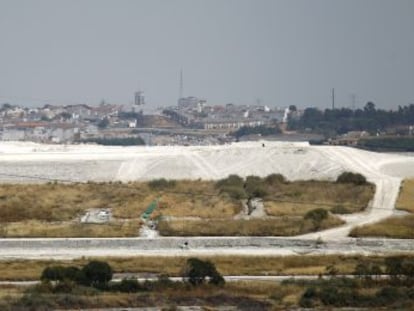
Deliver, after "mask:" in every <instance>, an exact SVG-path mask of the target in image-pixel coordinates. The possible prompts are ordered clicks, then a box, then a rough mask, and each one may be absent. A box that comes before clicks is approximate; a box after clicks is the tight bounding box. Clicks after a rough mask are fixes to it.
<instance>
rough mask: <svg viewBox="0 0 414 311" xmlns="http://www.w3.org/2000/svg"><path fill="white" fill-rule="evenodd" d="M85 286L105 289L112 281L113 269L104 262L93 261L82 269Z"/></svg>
mask: <svg viewBox="0 0 414 311" xmlns="http://www.w3.org/2000/svg"><path fill="white" fill-rule="evenodd" d="M82 273H83V275H84V277H85V278H84V282H85V284H84V285H88V286H93V287H96V288H101V287H105V286H106V285H107V284H108V282H109V281H110V280H112V268H111V266H110V265H109V264H108V263H106V262H103V261H91V262H89V263H88V264H87V265H86V266H84V267H83V268H82Z"/></svg>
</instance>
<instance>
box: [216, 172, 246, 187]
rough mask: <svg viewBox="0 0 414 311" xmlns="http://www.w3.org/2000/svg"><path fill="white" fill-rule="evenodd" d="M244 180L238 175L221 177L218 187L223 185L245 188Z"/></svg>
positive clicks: (217, 183)
mask: <svg viewBox="0 0 414 311" xmlns="http://www.w3.org/2000/svg"><path fill="white" fill-rule="evenodd" d="M243 186H244V180H243V178H241V177H240V176H238V175H229V176H228V177H227V178H224V179H220V180H219V181H217V182H216V187H217V188H223V187H235V188H243Z"/></svg>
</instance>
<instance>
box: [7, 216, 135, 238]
mask: <svg viewBox="0 0 414 311" xmlns="http://www.w3.org/2000/svg"><path fill="white" fill-rule="evenodd" d="M140 225H141V224H140V222H139V221H128V222H112V223H109V224H81V223H76V222H56V223H50V222H41V221H36V220H30V221H23V222H14V223H7V224H4V225H2V228H1V229H0V237H9V238H12V237H27V236H30V237H49V238H50V237H67V238H76V237H102V238H103V237H133V236H137V235H138V231H139V228H140Z"/></svg>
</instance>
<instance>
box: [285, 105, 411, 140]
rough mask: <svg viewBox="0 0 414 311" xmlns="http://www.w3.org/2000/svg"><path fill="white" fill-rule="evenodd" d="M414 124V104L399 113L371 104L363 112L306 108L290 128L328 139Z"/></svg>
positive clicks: (345, 109)
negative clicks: (350, 132) (309, 131)
mask: <svg viewBox="0 0 414 311" xmlns="http://www.w3.org/2000/svg"><path fill="white" fill-rule="evenodd" d="M412 124H414V104H410V105H408V106H403V107H401V106H400V107H398V110H397V111H393V110H388V111H387V110H382V109H376V107H375V104H374V103H372V102H368V103H367V104H366V105H365V107H364V108H363V109H357V110H352V109H349V108H341V109H325V110H323V111H322V110H319V109H318V108H306V109H305V111H304V113H303V115H302V116H301V117H300V118H299V119H294V118H290V119H289V120H288V129H291V130H305V129H311V130H312V131H315V132H318V133H323V134H325V135H326V136H334V135H336V134H344V133H346V132H349V131H367V132H370V133H377V132H378V131H382V130H384V129H386V128H388V127H394V126H399V125H412Z"/></svg>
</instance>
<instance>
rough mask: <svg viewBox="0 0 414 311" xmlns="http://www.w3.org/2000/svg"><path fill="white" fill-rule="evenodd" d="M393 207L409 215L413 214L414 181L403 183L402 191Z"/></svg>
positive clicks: (408, 180) (409, 180)
mask: <svg viewBox="0 0 414 311" xmlns="http://www.w3.org/2000/svg"><path fill="white" fill-rule="evenodd" d="M395 207H396V208H397V209H400V210H404V211H407V212H410V213H413V212H414V179H407V180H404V181H403V183H402V189H401V192H400V195H399V196H398V200H397V204H396V206H395Z"/></svg>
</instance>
